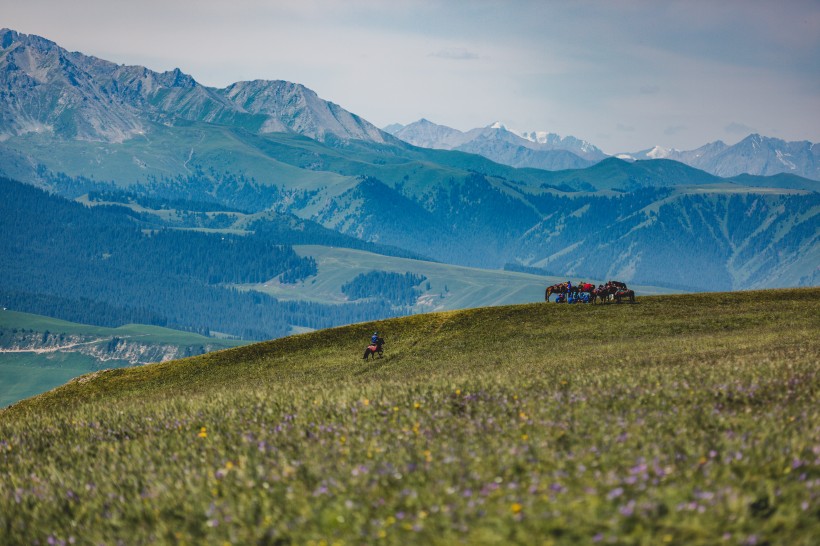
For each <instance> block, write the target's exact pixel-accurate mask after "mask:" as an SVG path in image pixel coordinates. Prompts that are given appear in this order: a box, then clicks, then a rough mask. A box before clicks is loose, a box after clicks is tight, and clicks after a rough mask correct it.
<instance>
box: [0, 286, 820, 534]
mask: <svg viewBox="0 0 820 546" xmlns="http://www.w3.org/2000/svg"><path fill="white" fill-rule="evenodd" d="M819 317H820V289H817V288H813V289H794V290H776V291H764V292H741V293H723V294H690V295H679V296H658V297H646V298H640V299H639V300H638V304H636V305H608V306H595V307H593V306H566V305H555V304H544V303H537V304H529V305H519V306H504V307H494V308H483V309H472V310H465V311H452V312H445V313H437V314H428V315H415V316H412V317H406V318H402V319H392V320H388V321H383V322H380V323H376V324H372V323H371V324H358V325H351V326H346V327H343V328H335V329H331V330H324V331H320V332H313V333H309V334H303V335H298V336H292V337H289V338H284V339H279V340H274V341H271V342H266V343H260V344H255V345H249V346H245V347H240V348H236V349H230V350H225V351H220V352H215V353H210V354H207V355H204V356H201V357H196V358H191V359H186V360H181V361H176V362H167V363H162V364H154V365H148V366H142V367H138V368H127V369H116V370H110V371H104V372H99V373H97V374H94V375H92V376H84V377H82V378H79V379H78V380H75V381H73V382H71V383H70V384H68V385H65V386H63V387H61V388H59V389H56V390H54V391H51V392H49V393H46V394H43V395H40V396H38V397H35V398H32V399H29V400H25V401H23V402H20V403H18V404H16V405H14V406H12V407H11V408H9V409H6V410H4V411H3V412H0V530H2V533H3V537H4V540H5V541H6V542H7V543H10V544H14V543H31V542H33V541H40V543H42V544H44V543H47V542H48V541H49V539H51V540H52V541H54V540H57V541H59V540H65V541H70V539H72V538H73V539H74V540H75V541H76V542H78V543H94V544H98V543H107V544H112V543H115V542H116V541H117V540H119V539H121V540H123V541H125V542H127V543H129V544H143V543H187V544H201V543H207V544H221V543H224V542H229V543H237V544H239V543H241V544H253V543H258V544H311V543H313V544H321V543H327V544H332V543H339V544H371V543H373V544H452V543H464V544H507V543H518V544H541V543H547V544H548V543H559V544H586V543H594V542H596V541H601V542H602V543H604V544H607V543H616V544H666V543H669V544H718V543H720V544H752V543H756V544H764V543H768V544H813V543H814V541H815V539H816V537H817V536H818V531H820V520H819V517H820V511H819V509H818V506H820V503H818V497H819V496H820V487H818V485H817V484H819V483H820V439H819V438H818V430H820V404H818V403H817V402H818V386H820V381H818V379H820V377H819V376H818V375H819V374H820V368H819V367H818V361H820V339H818V336H817V332H818V327H820V318H819ZM374 329H378V330H379V331H380V333H382V334H383V335H384V336H385V338H386V340H387V345H386V356H385V358H384V359H382V360H376V361H368V362H364V361H362V360H361V352H362V350H363V348H364V344H365V342H366V339H367V338H369V335H370V334H371V333H372V331H373V330H374Z"/></svg>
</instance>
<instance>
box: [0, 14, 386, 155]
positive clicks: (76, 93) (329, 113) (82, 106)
mask: <svg viewBox="0 0 820 546" xmlns="http://www.w3.org/2000/svg"><path fill="white" fill-rule="evenodd" d="M0 47H2V49H0V89H4V91H2V92H0V141H2V140H5V139H8V138H10V137H13V136H19V135H23V134H26V133H32V132H34V133H39V132H51V133H53V134H54V135H55V136H58V137H60V138H63V139H76V140H87V141H102V142H123V141H125V140H128V139H132V138H137V137H141V136H144V135H145V134H146V133H148V132H150V130H151V127H152V125H153V124H164V125H173V124H175V123H178V122H179V121H180V120H185V121H201V122H207V123H217V124H227V125H233V126H239V127H242V128H244V129H248V130H250V131H252V132H256V133H260V134H264V133H272V132H290V133H297V134H300V135H304V136H307V137H309V138H313V139H315V140H319V141H325V140H327V139H336V140H350V139H363V140H368V141H372V142H385V141H386V140H391V137H389V135H387V134H386V133H384V132H382V131H380V130H379V129H378V128H376V127H375V126H373V125H372V124H370V123H369V122H367V121H366V120H363V119H362V118H360V117H359V116H356V115H355V114H351V113H350V112H348V111H346V110H345V109H343V108H342V107H340V106H338V105H336V104H333V103H331V102H328V101H325V100H322V99H321V98H319V97H318V95H317V94H316V93H315V92H314V91H312V90H310V89H307V88H306V87H304V86H302V85H299V84H295V83H290V82H285V81H266V80H255V81H252V82H237V83H234V84H232V85H230V86H228V87H227V88H225V89H215V88H210V87H206V86H203V85H201V84H199V83H198V82H196V80H194V78H192V77H191V76H190V75H188V74H185V73H183V72H182V71H181V70H179V69H178V68H177V69H174V70H172V71H168V72H162V73H160V72H154V71H152V70H149V69H147V68H145V67H141V66H125V65H117V64H115V63H111V62H109V61H104V60H102V59H98V58H96V57H91V56H87V55H83V54H82V53H77V52H69V51H66V50H65V49H63V48H61V47H59V46H58V45H57V44H56V43H54V42H52V41H50V40H47V39H45V38H42V37H39V36H34V35H26V34H21V33H18V32H15V31H13V30H9V29H2V30H0Z"/></svg>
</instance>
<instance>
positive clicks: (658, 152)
mask: <svg viewBox="0 0 820 546" xmlns="http://www.w3.org/2000/svg"><path fill="white" fill-rule="evenodd" d="M673 151H675V150H674V149H671V148H662V147H660V146H655V147H654V148H652V149H651V150H649V151H648V152H646V157H650V158H652V159H663V158H665V157H669V155H670V154H671V153H672V152H673Z"/></svg>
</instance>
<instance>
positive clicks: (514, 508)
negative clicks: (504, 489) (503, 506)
mask: <svg viewBox="0 0 820 546" xmlns="http://www.w3.org/2000/svg"><path fill="white" fill-rule="evenodd" d="M523 509H524V507H523V506H521V503H520V502H514V503H512V506H510V510H512V513H513V514H520V513H521V510H523Z"/></svg>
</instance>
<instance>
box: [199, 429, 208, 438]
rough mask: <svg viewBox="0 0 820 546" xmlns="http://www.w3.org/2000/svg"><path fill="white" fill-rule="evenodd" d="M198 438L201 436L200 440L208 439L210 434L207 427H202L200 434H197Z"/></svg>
mask: <svg viewBox="0 0 820 546" xmlns="http://www.w3.org/2000/svg"><path fill="white" fill-rule="evenodd" d="M197 436H199V437H200V438H207V437H208V432H207V431H206V430H205V427H202V428H201V429H199V434H197Z"/></svg>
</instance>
